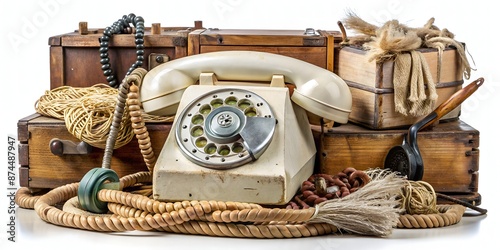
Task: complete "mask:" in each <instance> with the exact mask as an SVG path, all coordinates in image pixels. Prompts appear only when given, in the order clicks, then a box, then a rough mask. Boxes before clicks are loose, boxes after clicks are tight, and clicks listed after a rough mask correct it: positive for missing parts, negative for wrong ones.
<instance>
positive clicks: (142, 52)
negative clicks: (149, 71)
mask: <svg viewBox="0 0 500 250" xmlns="http://www.w3.org/2000/svg"><path fill="white" fill-rule="evenodd" d="M136 54H137V55H138V56H139V55H141V56H142V55H144V50H143V49H138V50H137V52H136Z"/></svg>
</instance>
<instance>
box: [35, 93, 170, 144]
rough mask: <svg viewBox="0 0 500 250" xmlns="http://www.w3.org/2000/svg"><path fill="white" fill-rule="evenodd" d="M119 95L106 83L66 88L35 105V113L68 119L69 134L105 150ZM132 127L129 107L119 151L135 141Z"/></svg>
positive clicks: (157, 119)
mask: <svg viewBox="0 0 500 250" xmlns="http://www.w3.org/2000/svg"><path fill="white" fill-rule="evenodd" d="M118 92H119V90H118V89H115V88H112V87H110V86H108V85H106V84H96V85H94V86H91V87H71V86H62V87H58V88H55V89H53V90H50V91H46V92H45V94H44V95H42V96H41V97H40V98H39V100H38V101H37V102H36V103H35V110H36V112H38V113H40V114H42V115H45V116H49V117H54V118H57V119H60V120H64V122H65V125H66V128H67V130H68V132H69V133H70V134H72V135H73V136H75V137H76V138H77V139H79V140H81V141H84V142H86V143H88V144H89V145H91V146H93V147H97V148H104V147H105V145H106V140H107V137H108V134H109V129H110V127H111V124H112V122H113V114H114V111H115V106H116V103H117V101H118V100H117V96H118ZM139 110H140V109H139ZM136 111H137V110H136ZM139 112H141V111H139ZM143 117H144V118H143V119H144V121H146V122H166V121H172V119H173V117H159V116H153V115H148V114H143ZM131 124H132V123H131V120H130V115H129V110H128V108H125V109H124V111H123V119H122V121H121V123H120V129H119V132H118V135H117V140H116V143H115V148H119V147H122V146H124V145H126V144H127V143H129V142H130V141H131V140H132V139H133V137H134V133H133V131H132V130H133V128H132V127H131Z"/></svg>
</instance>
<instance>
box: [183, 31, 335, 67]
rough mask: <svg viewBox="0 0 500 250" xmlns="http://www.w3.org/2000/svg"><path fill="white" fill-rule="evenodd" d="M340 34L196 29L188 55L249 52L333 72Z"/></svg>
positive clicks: (190, 36) (189, 39)
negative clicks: (280, 56) (282, 56)
mask: <svg viewBox="0 0 500 250" xmlns="http://www.w3.org/2000/svg"><path fill="white" fill-rule="evenodd" d="M340 40H341V35H340V32H338V31H325V30H315V29H312V28H307V29H303V30H299V29H297V30H264V29H219V28H207V29H198V30H194V31H192V32H190V33H189V35H188V55H196V54H201V53H207V52H215V51H228V50H250V51H260V52H268V53H275V54H280V55H284V56H289V57H293V58H296V59H300V60H302V61H306V62H309V63H312V64H314V65H316V66H319V67H321V68H324V69H328V70H330V71H333V68H334V65H333V64H334V48H335V46H338V44H339V41H340Z"/></svg>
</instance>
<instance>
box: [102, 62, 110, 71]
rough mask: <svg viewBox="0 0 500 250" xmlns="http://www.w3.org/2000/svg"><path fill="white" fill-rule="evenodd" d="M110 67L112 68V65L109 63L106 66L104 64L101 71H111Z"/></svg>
mask: <svg viewBox="0 0 500 250" xmlns="http://www.w3.org/2000/svg"><path fill="white" fill-rule="evenodd" d="M109 67H111V65H110V64H109V63H106V64H103V65H102V66H101V69H102V70H107V69H109Z"/></svg>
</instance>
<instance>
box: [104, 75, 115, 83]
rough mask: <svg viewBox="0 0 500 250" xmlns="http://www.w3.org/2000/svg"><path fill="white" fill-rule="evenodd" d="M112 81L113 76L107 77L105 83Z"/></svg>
mask: <svg viewBox="0 0 500 250" xmlns="http://www.w3.org/2000/svg"><path fill="white" fill-rule="evenodd" d="M113 80H115V76H114V75H109V76H108V77H106V81H107V82H111V81H113Z"/></svg>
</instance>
